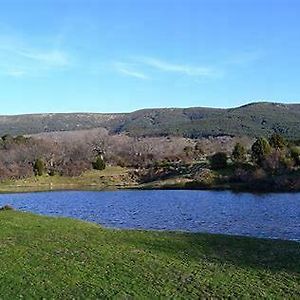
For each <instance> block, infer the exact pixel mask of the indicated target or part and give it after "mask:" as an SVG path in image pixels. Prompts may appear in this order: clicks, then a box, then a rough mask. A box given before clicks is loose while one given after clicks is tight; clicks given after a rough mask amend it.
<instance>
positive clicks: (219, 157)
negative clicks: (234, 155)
mask: <svg viewBox="0 0 300 300" xmlns="http://www.w3.org/2000/svg"><path fill="white" fill-rule="evenodd" d="M210 166H211V168H212V169H213V170H220V169H225V168H226V167H227V154H226V153H224V152H217V153H216V154H214V155H213V156H212V157H211V158H210Z"/></svg>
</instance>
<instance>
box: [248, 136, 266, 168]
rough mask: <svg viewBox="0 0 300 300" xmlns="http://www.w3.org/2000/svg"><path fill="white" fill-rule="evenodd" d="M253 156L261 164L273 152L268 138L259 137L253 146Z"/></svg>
mask: <svg viewBox="0 0 300 300" xmlns="http://www.w3.org/2000/svg"><path fill="white" fill-rule="evenodd" d="M251 153H252V158H253V160H254V161H256V163H258V164H259V165H261V164H262V163H263V162H264V161H265V159H266V157H267V156H268V155H269V154H270V153H271V146H270V144H269V142H268V140H267V139H265V138H259V139H257V140H256V142H255V143H254V144H253V145H252V148H251Z"/></svg>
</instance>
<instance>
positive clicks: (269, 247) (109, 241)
mask: <svg viewBox="0 0 300 300" xmlns="http://www.w3.org/2000/svg"><path fill="white" fill-rule="evenodd" d="M0 226H1V231H0V257H1V260H0V298H1V299H16V298H22V297H24V298H26V299H37V298H39V299H41V298H47V299H50V298H55V299H91V298H92V299H94V298H111V297H117V298H131V297H134V298H145V297H147V298H150V297H151V298H153V297H154V298H157V297H168V298H182V299H185V298H189V299H190V298H199V297H202V298H203V297H204V298H210V297H212V298H225V297H226V298H227V297H233V298H249V299H254V298H262V297H265V298H273V299H275V298H287V299H293V298H294V299H297V298H298V299H299V297H300V285H299V284H300V265H299V262H300V244H299V243H296V242H288V241H276V240H263V239H253V238H242V237H229V236H221V235H208V234H187V233H175V232H150V231H147V232H146V231H130V230H112V229H103V228H101V227H99V226H97V225H95V224H91V223H86V222H82V221H77V220H72V219H64V218H49V217H42V216H37V215H32V214H28V213H21V212H17V211H1V212H0Z"/></svg>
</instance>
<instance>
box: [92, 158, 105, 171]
mask: <svg viewBox="0 0 300 300" xmlns="http://www.w3.org/2000/svg"><path fill="white" fill-rule="evenodd" d="M93 168H94V169H95V170H99V171H101V170H104V169H105V168H106V165H105V162H104V160H103V158H102V157H101V156H97V158H96V160H95V161H94V162H93Z"/></svg>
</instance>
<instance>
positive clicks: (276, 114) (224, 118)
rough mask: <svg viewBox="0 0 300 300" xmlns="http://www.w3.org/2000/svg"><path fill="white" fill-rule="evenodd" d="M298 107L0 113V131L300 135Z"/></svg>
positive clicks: (256, 105) (265, 105)
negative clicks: (121, 112) (86, 112)
mask: <svg viewBox="0 0 300 300" xmlns="http://www.w3.org/2000/svg"><path fill="white" fill-rule="evenodd" d="M299 126H300V105H299V104H279V103H251V104H248V105H245V106H241V107H237V108H232V109H213V108H201V107H194V108H186V109H181V108H177V109H173V108H172V109H144V110H139V111H136V112H132V113H129V114H48V115H47V114H46V115H45V114H43V115H26V116H5V117H0V134H2V135H4V134H7V133H9V134H11V135H20V134H32V133H40V132H54V131H66V130H67V131H73V130H79V129H80V130H82V129H91V128H100V127H102V128H106V129H107V130H108V131H109V132H110V133H114V134H115V133H128V134H129V135H130V136H135V137H153V136H181V137H186V138H203V137H208V136H226V135H227V136H250V137H257V136H270V135H271V134H272V133H273V132H276V133H279V134H281V135H283V136H285V138H288V139H300V132H299Z"/></svg>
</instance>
